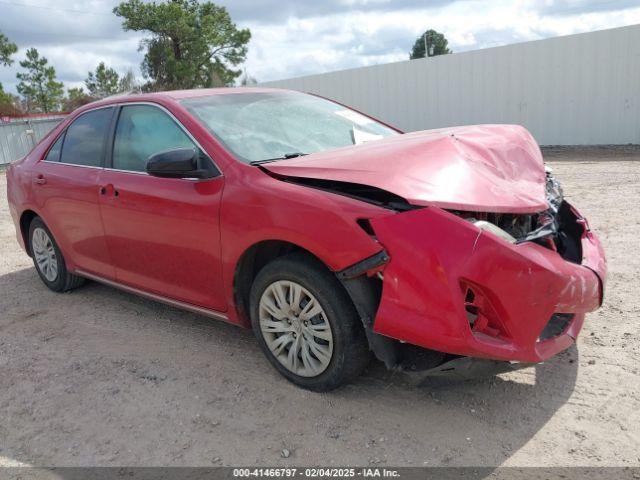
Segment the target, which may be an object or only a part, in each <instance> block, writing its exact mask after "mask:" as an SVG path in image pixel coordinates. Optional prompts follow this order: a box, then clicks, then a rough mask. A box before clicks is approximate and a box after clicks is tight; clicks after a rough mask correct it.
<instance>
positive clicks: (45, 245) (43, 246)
mask: <svg viewBox="0 0 640 480" xmlns="http://www.w3.org/2000/svg"><path fill="white" fill-rule="evenodd" d="M31 248H32V250H33V257H34V258H35V260H36V264H37V265H38V270H40V273H42V275H43V276H44V278H46V279H47V280H48V281H50V282H53V281H55V280H56V278H58V258H57V256H56V250H55V248H54V247H53V241H52V240H51V237H49V234H48V233H47V232H46V231H45V230H44V229H42V228H40V227H37V228H35V229H34V230H33V234H32V237H31Z"/></svg>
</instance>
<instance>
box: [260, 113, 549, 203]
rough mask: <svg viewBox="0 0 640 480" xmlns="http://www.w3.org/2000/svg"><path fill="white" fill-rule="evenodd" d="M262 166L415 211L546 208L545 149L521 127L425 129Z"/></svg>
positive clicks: (485, 126) (490, 126) (483, 126)
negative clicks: (374, 194)
mask: <svg viewBox="0 0 640 480" xmlns="http://www.w3.org/2000/svg"><path fill="white" fill-rule="evenodd" d="M262 167H263V168H265V169H266V170H269V171H270V172H272V173H274V174H276V175H282V176H286V177H298V178H311V179H322V180H331V181H337V182H348V183H355V184H361V185H368V186H372V187H376V188H379V189H382V190H386V191H388V192H391V193H394V194H395V195H398V196H400V197H403V198H404V199H405V200H407V201H408V202H409V203H411V204H413V205H422V206H429V205H433V206H438V207H441V208H447V209H456V210H467V211H483V212H497V213H534V212H540V211H542V210H546V209H547V208H548V205H547V201H546V198H545V171H544V164H543V160H542V154H541V153H540V148H539V147H538V145H537V143H536V142H535V140H534V139H533V137H532V136H531V134H530V133H529V132H528V131H527V130H526V129H525V128H523V127H521V126H518V125H473V126H467V127H452V128H442V129H438V130H425V131H421V132H414V133H407V134H403V135H398V136H394V137H390V138H386V139H383V140H376V141H373V142H369V143H365V144H363V145H357V146H351V147H344V148H339V149H335V150H329V151H326V152H320V153H314V154H311V155H307V156H304V157H299V158H294V159H289V160H282V161H278V162H274V163H268V164H264V165H262Z"/></svg>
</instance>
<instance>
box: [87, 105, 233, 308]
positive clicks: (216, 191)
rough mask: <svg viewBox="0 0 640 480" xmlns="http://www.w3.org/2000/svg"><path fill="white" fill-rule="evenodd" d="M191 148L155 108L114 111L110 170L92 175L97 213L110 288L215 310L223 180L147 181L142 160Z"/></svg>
mask: <svg viewBox="0 0 640 480" xmlns="http://www.w3.org/2000/svg"><path fill="white" fill-rule="evenodd" d="M181 147H190V148H196V149H199V147H198V146H197V145H196V144H195V142H194V141H193V140H192V139H191V137H190V136H189V135H188V134H187V133H186V132H185V130H184V129H183V128H182V127H181V126H180V125H178V123H177V122H176V121H175V120H174V119H173V118H172V117H171V116H170V115H169V114H168V113H167V112H165V111H164V110H163V109H161V108H159V107H156V106H153V105H149V104H134V105H125V106H123V107H121V109H120V112H119V117H118V121H117V125H116V128H115V133H114V138H113V151H112V155H111V167H112V168H106V169H105V170H103V171H102V172H101V173H100V178H99V184H100V187H101V194H100V209H101V212H102V221H103V224H104V228H105V234H106V239H107V244H108V247H109V252H110V254H111V258H112V261H113V265H114V266H115V270H116V278H117V280H118V282H120V283H123V284H125V285H129V286H132V287H135V288H138V289H141V290H145V291H147V292H152V293H155V294H158V295H162V296H165V297H169V298H172V299H175V300H179V301H182V302H186V303H190V304H193V305H198V306H202V307H205V308H210V309H214V310H218V311H224V310H226V303H225V300H224V295H223V291H222V266H221V259H220V228H219V209H220V200H221V196H222V187H223V184H224V180H223V177H222V176H218V177H216V178H212V179H209V180H200V181H198V180H190V179H172V178H159V177H153V176H150V175H148V174H147V173H146V171H145V168H146V160H147V158H148V157H149V156H150V155H152V154H155V153H158V152H161V151H163V150H169V149H173V148H181Z"/></svg>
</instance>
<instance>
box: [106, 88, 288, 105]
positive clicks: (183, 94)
mask: <svg viewBox="0 0 640 480" xmlns="http://www.w3.org/2000/svg"><path fill="white" fill-rule="evenodd" d="M274 91H280V92H282V91H285V92H286V91H288V90H283V89H279V88H258V87H223V88H194V89H191V90H169V91H166V92H153V93H129V94H122V95H112V96H111V97H107V98H105V99H103V100H100V101H99V102H96V103H101V104H103V105H104V104H110V103H119V102H123V101H131V100H151V99H154V98H156V99H157V98H171V99H173V100H183V99H185V98H197V97H209V96H213V95H229V94H243V93H267V92H274Z"/></svg>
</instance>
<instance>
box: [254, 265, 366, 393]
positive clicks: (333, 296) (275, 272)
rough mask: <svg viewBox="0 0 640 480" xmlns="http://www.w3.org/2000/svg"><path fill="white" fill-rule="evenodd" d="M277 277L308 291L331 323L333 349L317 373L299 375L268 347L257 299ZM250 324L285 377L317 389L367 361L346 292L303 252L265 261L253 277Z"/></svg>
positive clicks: (345, 378)
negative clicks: (327, 360) (322, 369)
mask: <svg viewBox="0 0 640 480" xmlns="http://www.w3.org/2000/svg"><path fill="white" fill-rule="evenodd" d="M279 280H285V281H292V282H295V283H297V284H299V285H301V286H302V287H303V288H305V289H306V290H308V291H309V292H310V293H311V294H312V295H313V296H314V297H315V298H316V300H317V301H318V302H319V303H320V306H321V307H322V309H323V310H324V313H325V314H326V317H327V318H326V319H327V321H328V322H329V324H330V327H331V332H332V336H333V352H332V355H331V360H330V361H329V364H328V366H327V367H326V369H325V370H324V371H322V373H320V374H319V375H317V376H313V377H309V376H300V375H297V374H295V373H294V372H292V371H291V370H289V369H288V368H287V367H285V366H284V365H283V364H282V363H280V361H278V359H277V358H276V357H275V355H274V354H273V353H272V352H271V350H270V349H269V347H268V345H267V342H266V340H265V338H264V336H263V333H262V330H261V328H260V320H259V307H260V305H259V304H260V299H261V297H262V295H263V293H264V292H265V290H266V289H267V288H268V287H269V286H270V285H272V284H273V283H274V282H277V281H279ZM250 312H251V324H252V326H253V331H254V333H255V335H256V337H257V339H258V343H259V344H260V348H261V349H262V351H263V352H264V354H265V356H266V357H267V358H268V359H269V361H270V362H271V364H272V365H273V366H274V367H275V368H276V370H278V371H279V372H280V373H281V374H282V375H283V376H284V377H285V378H286V379H287V380H289V381H291V382H292V383H294V384H296V385H298V386H300V387H302V388H305V389H308V390H313V391H316V392H326V391H330V390H333V389H335V388H337V387H339V386H340V385H343V384H345V383H348V382H350V381H352V380H353V379H354V378H356V377H357V376H358V375H360V374H361V373H362V371H363V370H364V368H366V366H367V365H368V363H369V361H370V358H371V357H370V352H369V347H368V343H367V340H366V336H365V332H364V327H363V326H362V323H361V320H360V318H359V316H358V314H357V312H356V310H355V307H354V306H353V303H352V301H351V299H350V298H349V296H348V294H347V292H346V291H345V289H344V288H343V286H342V285H341V284H340V282H339V281H338V279H337V278H336V277H335V276H334V275H333V274H332V273H331V272H330V271H329V270H328V269H327V268H326V267H325V266H324V265H323V264H322V263H320V262H319V261H318V260H316V259H314V258H313V257H311V256H310V255H305V254H303V253H293V254H289V255H286V256H283V257H280V258H277V259H276V260H274V261H272V262H271V263H269V264H267V265H266V266H265V267H264V268H263V269H262V270H260V272H259V273H258V275H257V276H256V278H255V280H254V282H253V285H252V287H251V295H250Z"/></svg>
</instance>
